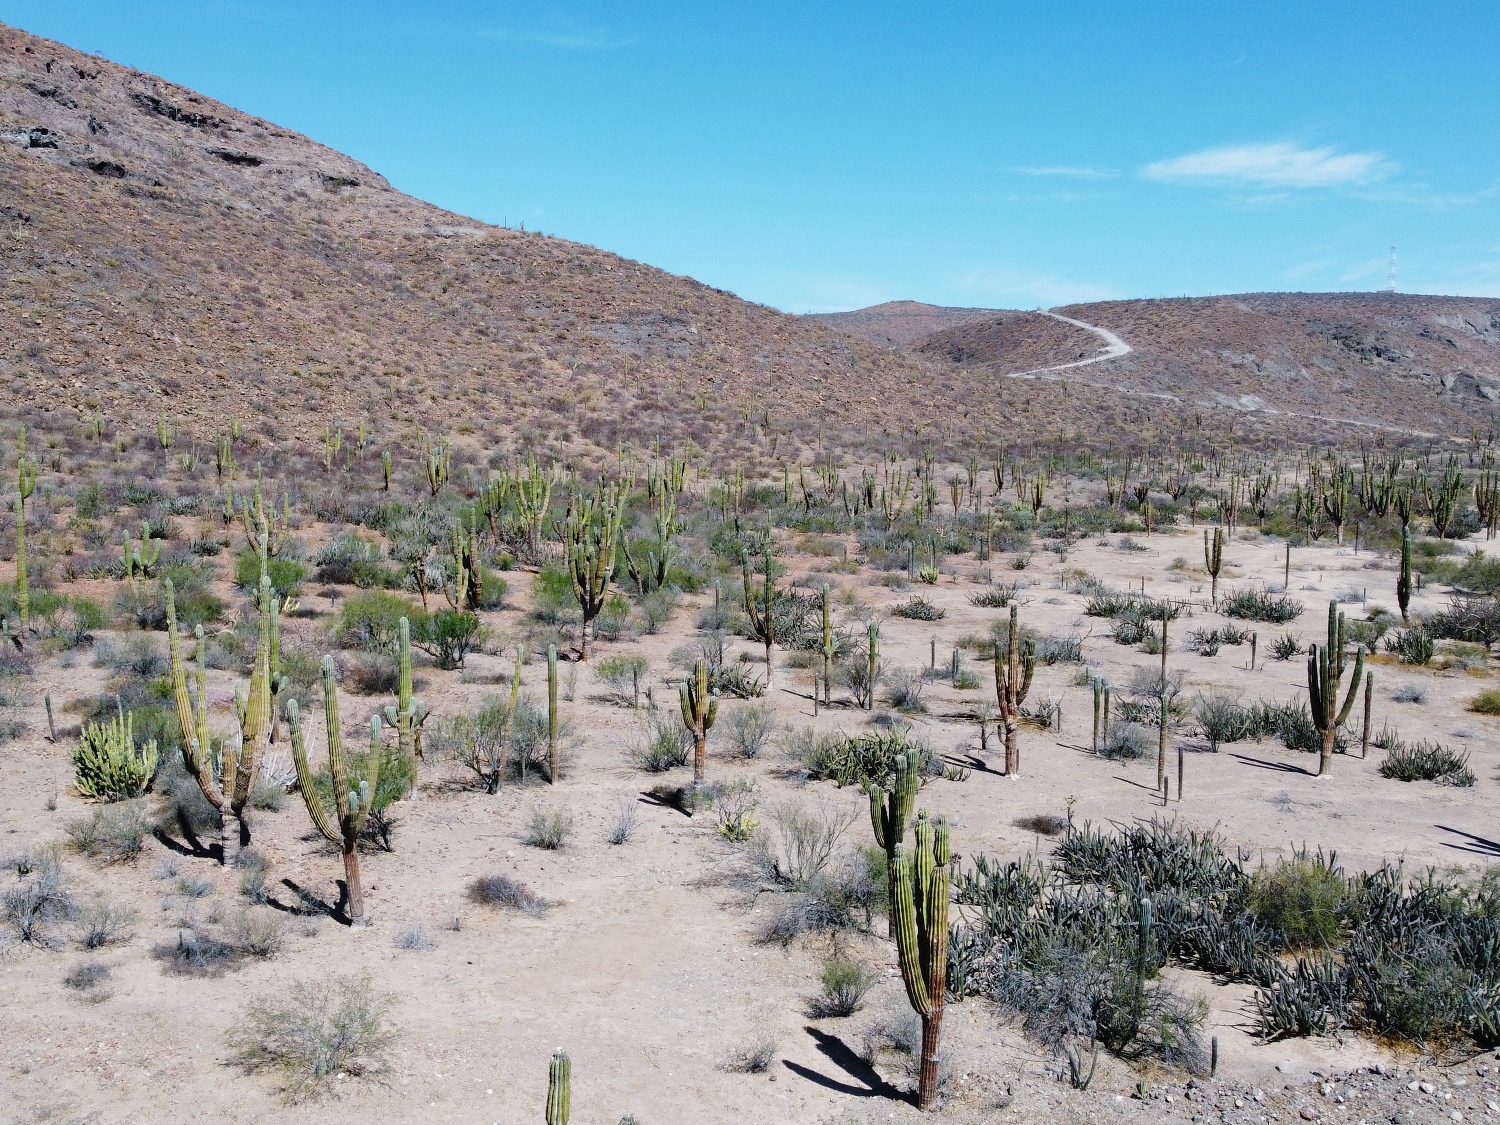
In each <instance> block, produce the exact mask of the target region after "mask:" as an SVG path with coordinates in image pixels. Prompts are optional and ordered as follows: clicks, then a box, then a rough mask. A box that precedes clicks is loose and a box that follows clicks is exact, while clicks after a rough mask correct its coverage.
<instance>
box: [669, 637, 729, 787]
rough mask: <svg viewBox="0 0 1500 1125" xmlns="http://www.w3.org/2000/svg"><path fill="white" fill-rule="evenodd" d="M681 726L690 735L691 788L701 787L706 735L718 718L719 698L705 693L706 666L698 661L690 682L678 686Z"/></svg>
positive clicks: (713, 693)
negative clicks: (691, 740) (690, 733)
mask: <svg viewBox="0 0 1500 1125" xmlns="http://www.w3.org/2000/svg"><path fill="white" fill-rule="evenodd" d="M677 700H678V703H679V704H681V706H682V723H683V725H684V726H685V727H687V729H688V730H689V731H691V732H692V735H693V784H694V785H702V784H703V766H704V763H705V761H706V760H707V758H708V731H709V728H710V727H712V726H713V725H714V720H715V719H717V718H718V717H719V696H718V693H717V692H710V691H709V690H708V662H707V661H704V660H700V661H698V663H697V664H696V665H695V666H694V667H693V678H692V679H690V680H684V681H683V682H682V683H681V684H678V685H677Z"/></svg>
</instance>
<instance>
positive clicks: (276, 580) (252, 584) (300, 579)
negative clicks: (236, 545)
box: [234, 548, 307, 599]
mask: <svg viewBox="0 0 1500 1125" xmlns="http://www.w3.org/2000/svg"><path fill="white" fill-rule="evenodd" d="M266 576H267V577H268V578H270V580H271V590H272V592H273V593H274V594H275V595H276V596H277V597H278V598H282V599H285V598H289V597H290V598H295V597H296V596H297V595H298V594H300V593H302V584H303V583H304V582H305V581H307V564H306V563H304V562H302V561H300V560H298V559H289V558H282V557H281V556H279V555H276V556H272V557H271V558H270V559H268V560H267V561H266ZM234 582H235V585H237V586H238V587H239V588H240V590H241V591H242V592H243V593H244V594H245V595H247V596H248V597H256V596H258V594H259V593H260V555H259V554H258V553H257V552H255V551H253V550H251V549H249V548H246V549H245V550H243V551H241V552H240V553H239V554H238V555H236V556H235V560H234Z"/></svg>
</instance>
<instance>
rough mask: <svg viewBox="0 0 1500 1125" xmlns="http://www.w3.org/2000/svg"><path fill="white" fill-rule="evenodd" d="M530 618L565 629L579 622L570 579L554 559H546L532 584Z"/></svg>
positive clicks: (564, 569)
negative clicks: (572, 623)
mask: <svg viewBox="0 0 1500 1125" xmlns="http://www.w3.org/2000/svg"><path fill="white" fill-rule="evenodd" d="M531 616H532V617H533V618H534V619H535V620H536V621H538V622H540V623H541V624H543V625H566V624H568V623H569V622H571V621H577V620H580V619H581V613H580V611H579V608H578V599H577V598H575V597H574V596H573V577H572V575H571V574H569V573H568V570H567V568H566V567H565V566H564V565H563V564H562V563H561V562H560V561H558V560H556V559H548V560H547V561H546V562H545V563H543V564H542V566H541V569H539V570H538V571H537V572H536V576H535V577H534V578H533V579H532V580H531Z"/></svg>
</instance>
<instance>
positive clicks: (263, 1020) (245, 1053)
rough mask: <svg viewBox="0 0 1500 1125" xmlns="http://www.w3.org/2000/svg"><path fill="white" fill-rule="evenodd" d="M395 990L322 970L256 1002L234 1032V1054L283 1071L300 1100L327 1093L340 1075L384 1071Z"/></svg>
mask: <svg viewBox="0 0 1500 1125" xmlns="http://www.w3.org/2000/svg"><path fill="white" fill-rule="evenodd" d="M394 1000H395V998H394V996H392V995H390V994H382V993H377V992H376V991H375V990H374V988H373V987H372V986H371V984H370V982H369V980H368V979H364V978H356V977H350V976H322V977H317V978H314V979H312V980H306V981H294V982H293V983H292V985H291V986H290V988H289V989H287V990H286V991H278V992H277V993H276V994H274V995H272V996H268V997H267V998H265V999H263V1000H259V1001H257V1002H255V1003H254V1004H252V1005H250V1007H249V1009H248V1010H247V1011H246V1012H245V1015H244V1018H243V1019H241V1020H240V1021H239V1022H238V1023H237V1024H236V1026H235V1028H234V1030H233V1031H232V1032H231V1033H230V1037H229V1040H230V1045H231V1046H232V1047H233V1048H234V1050H235V1055H234V1061H235V1062H236V1063H237V1064H238V1065H240V1066H242V1067H244V1068H245V1069H246V1070H249V1071H258V1070H275V1071H278V1072H280V1073H281V1075H282V1081H283V1090H284V1092H285V1093H286V1095H287V1096H288V1097H289V1098H290V1099H291V1100H293V1101H299V1100H303V1099H306V1098H310V1097H313V1096H315V1095H316V1094H318V1093H320V1092H321V1091H322V1089H323V1088H324V1083H326V1082H328V1081H330V1080H331V1079H333V1078H335V1077H343V1076H349V1077H364V1076H370V1075H378V1074H380V1073H383V1072H384V1071H385V1070H387V1069H388V1068H389V1066H390V1053H391V1049H392V1047H393V1046H394V1044H395V1039H396V1033H395V1031H394V1029H393V1028H392V1026H391V1023H390V1011H391V1006H392V1004H393V1003H394Z"/></svg>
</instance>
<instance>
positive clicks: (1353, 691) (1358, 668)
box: [1334, 645, 1365, 726]
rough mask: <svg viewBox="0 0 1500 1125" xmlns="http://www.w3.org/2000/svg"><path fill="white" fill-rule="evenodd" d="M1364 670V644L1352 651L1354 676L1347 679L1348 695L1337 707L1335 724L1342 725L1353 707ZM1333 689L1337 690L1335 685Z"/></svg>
mask: <svg viewBox="0 0 1500 1125" xmlns="http://www.w3.org/2000/svg"><path fill="white" fill-rule="evenodd" d="M1364 672H1365V646H1364V645H1360V646H1359V648H1358V649H1356V650H1355V653H1354V676H1353V678H1352V679H1350V681H1349V695H1348V697H1347V698H1346V699H1345V700H1344V705H1343V707H1341V708H1340V709H1339V717H1338V722H1337V723H1336V724H1335V725H1336V726H1343V725H1344V723H1345V722H1347V721H1348V719H1349V712H1350V711H1351V710H1352V709H1353V707H1354V697H1355V696H1356V695H1358V694H1359V681H1360V679H1361V677H1363V676H1364ZM1334 690H1335V691H1337V690H1338V688H1337V685H1335V687H1334Z"/></svg>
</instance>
